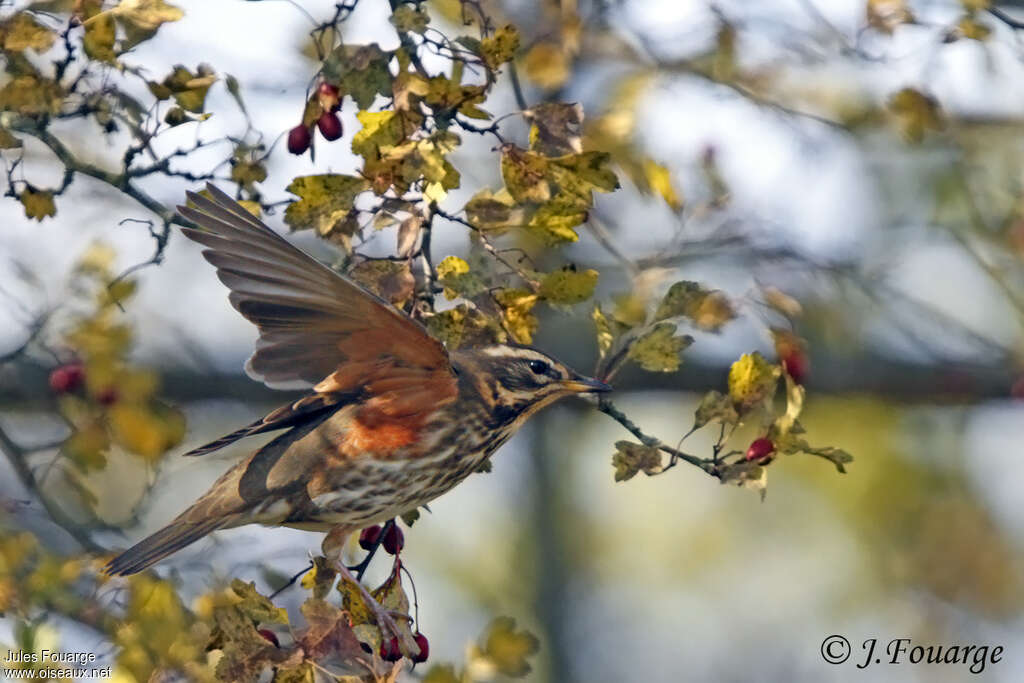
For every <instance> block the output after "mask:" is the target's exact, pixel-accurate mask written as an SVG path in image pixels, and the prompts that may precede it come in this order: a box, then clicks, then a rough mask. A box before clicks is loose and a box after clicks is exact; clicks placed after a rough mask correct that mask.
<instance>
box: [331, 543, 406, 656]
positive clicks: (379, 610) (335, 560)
mask: <svg viewBox="0 0 1024 683" xmlns="http://www.w3.org/2000/svg"><path fill="white" fill-rule="evenodd" d="M351 533H352V529H350V528H348V527H343V526H336V527H334V528H333V529H331V530H330V531H329V532H327V536H326V537H325V538H324V542H323V545H321V550H322V551H323V553H324V557H325V558H326V559H327V561H328V562H329V563H330V565H331V568H332V569H334V570H335V571H336V572H338V574H340V575H341V580H342V581H350V582H351V583H352V584H354V585H355V587H356V589H357V590H358V591H359V595H360V596H361V597H362V598H363V602H364V603H366V606H367V608H368V609H369V610H370V611H371V612H372V613H373V617H374V619H376V621H377V626H379V627H380V630H381V636H382V637H383V638H384V639H385V640H386V639H387V638H388V637H393V638H397V639H398V642H399V644H400V649H401V650H402V652H411V653H416V652H419V645H417V644H416V641H415V640H413V639H412V637H411V636H409V635H408V634H407V633H403V632H402V631H400V630H399V628H398V624H396V623H395V619H396V618H398V619H408V620H409V621H410V622H411V621H412V618H411V617H410V616H409V615H408V614H404V613H402V612H392V611H389V610H387V609H386V608H385V607H384V606H383V605H381V604H380V603H379V602H377V598H375V597H373V595H372V594H371V593H370V591H369V590H367V588H366V586H364V585H363V584H362V582H361V581H360V580H359V579H358V578H356V577H355V576H353V574H352V572H351V570H349V568H348V567H347V566H345V563H344V562H343V561H342V558H341V551H342V548H344V547H345V540H346V539H347V538H348V536H349V534H351ZM363 569H364V570H365V567H364V568H363ZM359 576H360V577H361V576H362V573H361V572H360V574H359Z"/></svg>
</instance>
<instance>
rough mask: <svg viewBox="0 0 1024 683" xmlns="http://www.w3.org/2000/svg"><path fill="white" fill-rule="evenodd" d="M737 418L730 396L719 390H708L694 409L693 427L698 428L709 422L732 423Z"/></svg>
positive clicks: (736, 420)
mask: <svg viewBox="0 0 1024 683" xmlns="http://www.w3.org/2000/svg"><path fill="white" fill-rule="evenodd" d="M739 419H740V417H739V414H738V413H737V412H736V407H735V406H734V405H733V401H732V397H731V396H726V395H725V394H723V393H722V392H720V391H709V392H708V393H706V394H705V395H704V398H702V399H701V401H700V405H698V406H697V410H696V411H694V415H693V428H694V429H700V428H701V427H703V426H704V425H706V424H708V423H709V422H721V423H722V424H725V425H734V424H736V423H737V422H738V421H739Z"/></svg>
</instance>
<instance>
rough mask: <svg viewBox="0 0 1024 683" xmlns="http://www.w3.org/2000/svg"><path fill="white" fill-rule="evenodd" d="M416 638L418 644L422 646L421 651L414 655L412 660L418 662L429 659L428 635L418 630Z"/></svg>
mask: <svg viewBox="0 0 1024 683" xmlns="http://www.w3.org/2000/svg"><path fill="white" fill-rule="evenodd" d="M414 639H415V640H416V645H417V646H419V648H420V652H419V654H416V655H413V657H412V661H414V662H415V663H417V664H419V663H420V662H425V661H427V657H429V656H430V643H428V642H427V637H426V636H425V635H423V634H422V633H420V632H419V631H417V632H416V635H415V636H414Z"/></svg>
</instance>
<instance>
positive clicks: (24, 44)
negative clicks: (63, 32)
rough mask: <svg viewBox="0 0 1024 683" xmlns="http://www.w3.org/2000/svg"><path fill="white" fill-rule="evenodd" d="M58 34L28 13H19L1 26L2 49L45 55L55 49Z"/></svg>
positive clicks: (0, 42) (0, 39)
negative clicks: (33, 51)
mask: <svg viewBox="0 0 1024 683" xmlns="http://www.w3.org/2000/svg"><path fill="white" fill-rule="evenodd" d="M56 38H57V36H56V34H55V33H54V32H53V31H51V30H50V29H48V28H46V27H45V26H43V25H42V24H40V23H39V22H38V21H36V20H35V19H34V18H33V17H32V15H31V14H29V13H28V12H18V13H17V14H15V15H14V16H13V17H11V18H10V19H8V20H7V21H5V22H3V23H2V24H0V47H3V49H4V51H5V52H22V51H24V50H29V49H32V50H35V51H36V52H39V53H43V52H46V51H47V50H49V49H50V48H51V47H53V41H54V40H55V39H56Z"/></svg>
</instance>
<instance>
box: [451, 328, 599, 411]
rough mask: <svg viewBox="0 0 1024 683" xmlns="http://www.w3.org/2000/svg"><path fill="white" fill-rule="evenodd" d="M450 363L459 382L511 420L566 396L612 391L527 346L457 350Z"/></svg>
mask: <svg viewBox="0 0 1024 683" xmlns="http://www.w3.org/2000/svg"><path fill="white" fill-rule="evenodd" d="M452 360H453V365H454V366H455V368H456V369H457V371H458V372H459V375H460V381H462V382H467V383H468V386H471V387H472V388H473V390H475V391H477V392H478V393H479V394H480V396H481V397H482V398H483V399H484V401H485V402H486V403H487V404H489V405H490V406H492V409H493V410H494V412H496V413H498V414H502V415H508V416H509V417H511V418H512V419H516V418H526V417H529V416H530V415H532V414H533V413H534V412H536V411H537V410H540V409H541V408H543V407H544V406H546V405H548V404H550V403H553V402H554V401H557V400H558V399H560V398H563V397H566V396H571V395H573V394H587V393H597V392H606V391H611V390H612V388H611V386H609V385H607V384H605V383H604V382H602V381H600V380H596V379H593V378H590V377H586V376H584V375H581V374H580V373H578V372H576V371H575V370H572V369H571V368H569V367H568V366H566V365H565V364H564V363H562V362H561V361H559V360H557V359H555V358H552V357H551V356H549V355H548V354H546V353H544V352H542V351H538V350H537V349H535V348H532V347H529V346H513V345H509V344H494V345H491V346H484V347H479V348H475V349H467V350H460V351H456V352H455V353H454V354H452Z"/></svg>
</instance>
